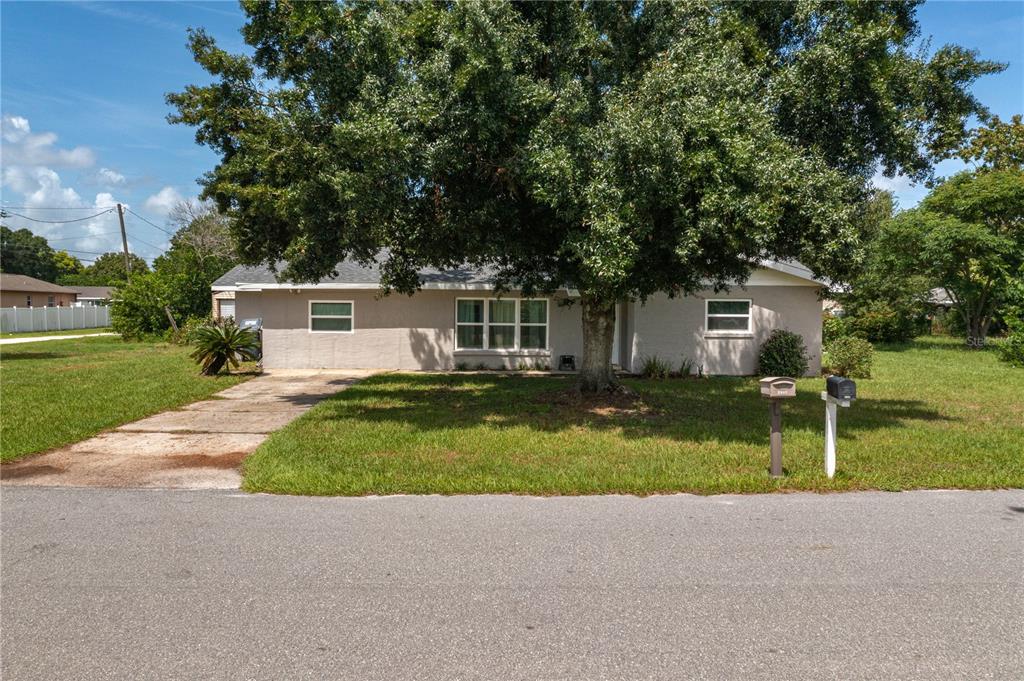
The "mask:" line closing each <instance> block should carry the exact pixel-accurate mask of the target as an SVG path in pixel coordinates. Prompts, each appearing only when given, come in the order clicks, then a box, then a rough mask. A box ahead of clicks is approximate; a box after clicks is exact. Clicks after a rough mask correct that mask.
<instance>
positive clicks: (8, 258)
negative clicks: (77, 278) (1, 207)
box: [0, 226, 57, 282]
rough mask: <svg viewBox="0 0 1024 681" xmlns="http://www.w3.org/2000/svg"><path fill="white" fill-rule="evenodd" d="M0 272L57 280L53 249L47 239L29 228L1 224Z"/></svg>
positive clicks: (44, 279)
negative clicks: (15, 228)
mask: <svg viewBox="0 0 1024 681" xmlns="http://www.w3.org/2000/svg"><path fill="white" fill-rule="evenodd" d="M0 272H7V273H8V274H24V275H27V276H29V277H35V278H36V279H42V280H43V281H51V282H52V281H56V280H57V266H56V264H55V263H54V253H53V249H52V248H50V244H48V243H47V242H46V239H44V238H43V237H41V236H36V235H35V234H33V233H32V232H30V231H29V230H27V229H19V230H12V229H10V228H9V227H6V226H0Z"/></svg>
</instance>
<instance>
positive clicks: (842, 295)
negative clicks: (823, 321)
mask: <svg viewBox="0 0 1024 681" xmlns="http://www.w3.org/2000/svg"><path fill="white" fill-rule="evenodd" d="M895 210H896V202H895V199H894V198H893V195H892V193H891V192H888V191H881V190H876V191H875V192H874V194H873V195H872V196H871V198H870V199H869V200H868V201H867V202H865V204H864V205H863V208H862V210H861V211H860V215H859V216H858V220H857V226H858V234H859V238H860V240H861V243H862V244H863V251H864V255H863V258H862V259H861V260H860V261H859V262H858V263H857V264H856V266H855V267H854V268H853V271H852V273H851V275H850V276H849V277H848V278H847V281H846V282H843V283H842V284H841V286H840V287H839V290H838V291H837V292H835V293H834V294H833V295H834V298H835V299H836V300H838V301H839V302H840V304H841V305H842V308H843V318H842V320H841V324H840V325H839V327H838V328H837V327H835V326H834V325H833V330H836V331H838V330H839V328H841V329H842V332H843V333H845V334H849V335H855V336H859V337H861V338H866V339H867V340H869V341H872V342H905V341H907V340H910V339H911V338H913V337H914V336H915V335H917V334H918V333H919V332H920V331H921V330H922V328H923V321H924V319H925V316H926V315H927V313H928V312H929V310H930V308H931V305H930V303H929V299H930V295H931V289H932V287H933V286H935V284H934V283H933V279H932V278H931V277H930V276H926V275H925V274H923V273H916V272H913V271H904V269H903V265H904V263H903V261H902V260H901V259H902V258H904V257H905V254H904V253H903V248H904V245H903V244H902V243H901V244H899V246H898V248H894V245H893V243H892V239H890V238H889V233H888V232H887V231H886V225H887V223H888V222H889V221H890V220H891V219H892V218H893V216H894V214H895ZM895 272H900V274H899V275H898V276H894V273H895Z"/></svg>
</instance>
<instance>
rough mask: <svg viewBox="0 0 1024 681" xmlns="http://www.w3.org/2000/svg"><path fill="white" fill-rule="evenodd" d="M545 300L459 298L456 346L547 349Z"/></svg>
mask: <svg viewBox="0 0 1024 681" xmlns="http://www.w3.org/2000/svg"><path fill="white" fill-rule="evenodd" d="M547 348H548V301H547V300H545V299H532V298H524V299H520V298H458V299H456V301H455V349H456V350H547Z"/></svg>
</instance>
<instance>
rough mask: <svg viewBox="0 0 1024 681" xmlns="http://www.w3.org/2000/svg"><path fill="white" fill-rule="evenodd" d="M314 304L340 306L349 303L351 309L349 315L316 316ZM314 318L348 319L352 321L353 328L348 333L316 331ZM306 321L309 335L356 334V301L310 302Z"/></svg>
mask: <svg viewBox="0 0 1024 681" xmlns="http://www.w3.org/2000/svg"><path fill="white" fill-rule="evenodd" d="M314 303H335V304H338V303H348V304H349V305H350V306H351V307H350V308H349V310H350V313H349V314H347V315H342V314H318V315H314V314H313V304H314ZM314 318H315V319H348V320H351V322H352V328H351V329H349V330H348V331H344V330H342V329H325V330H315V329H314V328H313V319H314ZM306 320H307V322H306V325H307V328H308V330H309V333H355V332H356V303H355V301H354V300H310V301H308V306H307V307H306Z"/></svg>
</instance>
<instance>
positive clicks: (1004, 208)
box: [880, 169, 1024, 339]
mask: <svg viewBox="0 0 1024 681" xmlns="http://www.w3.org/2000/svg"><path fill="white" fill-rule="evenodd" d="M880 248H884V249H886V250H887V252H889V253H890V259H891V267H890V268H889V276H890V277H891V278H898V277H900V276H905V275H908V276H912V275H916V276H922V277H925V278H926V279H927V280H928V281H930V282H931V284H932V285H933V286H942V287H944V288H945V289H946V291H948V292H949V294H950V296H951V297H952V299H953V301H954V309H955V310H956V311H957V313H958V314H960V315H961V317H962V319H963V321H964V326H965V327H966V331H967V334H968V336H970V337H973V338H975V339H984V338H985V337H986V336H987V335H988V331H989V327H990V325H991V323H992V320H993V317H994V315H995V314H996V311H997V310H998V309H999V307H1000V306H1001V305H1003V304H1004V303H1005V301H1006V297H1007V291H1008V287H1009V285H1010V282H1011V280H1012V277H1013V276H1014V273H1016V272H1017V271H1018V270H1019V269H1020V267H1021V266H1022V265H1024V170H1021V169H1014V170H979V171H973V172H963V173H960V174H958V175H955V176H953V177H952V178H950V179H948V180H946V181H945V182H943V183H941V184H940V185H938V186H937V187H936V188H935V189H934V190H933V191H932V193H931V194H929V195H928V196H927V197H926V198H925V199H924V201H922V202H921V205H920V206H919V207H918V208H915V209H914V210H909V211H905V212H903V213H900V214H899V215H897V216H896V217H895V218H894V219H893V220H892V221H890V222H889V223H887V225H886V227H885V230H884V233H883V235H882V238H881V240H880Z"/></svg>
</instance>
